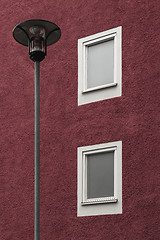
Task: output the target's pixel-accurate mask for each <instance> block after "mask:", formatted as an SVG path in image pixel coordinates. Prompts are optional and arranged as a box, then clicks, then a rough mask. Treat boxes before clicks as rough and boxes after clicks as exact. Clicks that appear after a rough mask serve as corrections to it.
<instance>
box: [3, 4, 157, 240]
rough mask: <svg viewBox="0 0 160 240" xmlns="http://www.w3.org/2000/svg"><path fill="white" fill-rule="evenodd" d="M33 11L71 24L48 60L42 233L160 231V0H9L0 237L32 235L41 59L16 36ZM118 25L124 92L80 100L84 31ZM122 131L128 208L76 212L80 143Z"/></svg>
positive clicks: (97, 238)
mask: <svg viewBox="0 0 160 240" xmlns="http://www.w3.org/2000/svg"><path fill="white" fill-rule="evenodd" d="M39 2H40V3H39ZM32 18H41V19H46V20H49V21H53V22H55V23H56V24H57V25H59V26H60V28H61V30H62V37H61V40H60V41H59V42H58V43H56V44H55V45H53V46H50V47H49V48H48V56H47V57H46V59H45V60H44V61H43V62H42V64H41V239H42V240H53V239H56V240H91V239H92V240H112V239H113V240H135V239H137V240H142V239H145V240H149V239H150V240H158V239H160V237H159V235H160V227H159V220H160V219H159V218H160V217H159V215H160V208H159V205H160V196H159V191H160V187H159V186H160V183H159V179H160V159H159V156H160V148H159V142H160V115H159V108H160V104H159V103H160V97H159V96H160V47H159V44H160V30H159V26H160V2H159V1H158V0H155V1H149V0H141V1H140V0H135V1H133V0H126V1H124V0H119V1H118V0H114V1H113V0H112V1H111V0H99V1H98V0H92V1H86V0H80V1H77V0H54V1H49V0H48V1H47V0H44V1H38V0H31V1H17V0H12V1H5V0H1V10H0V29H1V31H0V34H1V35H0V49H1V51H0V66H1V67H0V133H1V138H0V240H22V239H24V240H31V239H33V232H34V64H33V62H31V61H30V60H29V57H28V50H27V48H25V47H23V46H21V45H19V44H18V43H17V42H16V41H15V40H14V39H13V37H12V29H13V27H14V26H15V25H16V24H18V23H19V22H22V21H25V20H28V19H32ZM118 26H122V38H123V53H122V55H123V60H122V64H123V71H122V73H123V95H122V97H118V98H114V99H110V100H105V101H100V102H96V103H91V104H86V105H82V106H78V105H77V85H78V83H77V81H78V80H77V77H78V76H77V70H78V63H77V57H78V54H77V40H78V38H81V37H85V36H88V35H91V34H94V33H98V32H101V31H105V30H108V29H111V28H114V27H118ZM119 140H122V141H123V214H121V215H104V216H93V217H77V193H76V192H77V147H79V146H86V145H92V144H98V143H106V142H111V141H119Z"/></svg>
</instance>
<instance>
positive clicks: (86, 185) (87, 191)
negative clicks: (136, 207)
mask: <svg viewBox="0 0 160 240" xmlns="http://www.w3.org/2000/svg"><path fill="white" fill-rule="evenodd" d="M77 195H78V196H77V200H78V201H77V204H78V206H77V208H78V213H77V215H78V216H90V215H103V214H118V213H122V142H121V141H118V142H112V143H104V144H98V145H92V146H85V147H79V148H78V192H77Z"/></svg>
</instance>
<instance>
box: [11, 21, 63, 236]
mask: <svg viewBox="0 0 160 240" xmlns="http://www.w3.org/2000/svg"><path fill="white" fill-rule="evenodd" d="M60 36H61V30H60V28H59V27H58V26H57V25H56V24H54V23H52V22H49V21H46V20H41V19H32V20H28V21H25V22H22V23H20V24H18V25H16V27H15V28H14V29H13V37H14V39H15V40H16V41H17V42H18V43H20V44H22V45H24V46H28V48H29V56H30V59H31V60H32V61H34V62H35V186H34V188H35V200H34V202H35V206H34V209H35V220H34V240H40V62H41V61H42V60H43V59H44V58H45V56H46V54H47V46H49V45H52V44H54V43H56V42H57V41H58V40H59V39H60Z"/></svg>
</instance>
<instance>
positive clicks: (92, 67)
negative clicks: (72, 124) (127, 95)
mask: <svg viewBox="0 0 160 240" xmlns="http://www.w3.org/2000/svg"><path fill="white" fill-rule="evenodd" d="M118 96H121V27H117V28H114V29H111V30H108V31H104V32H101V33H98V34H94V35H92V36H88V37H85V38H81V39H79V40H78V105H82V104H86V103H90V102H96V101H100V100H104V99H108V98H113V97H118Z"/></svg>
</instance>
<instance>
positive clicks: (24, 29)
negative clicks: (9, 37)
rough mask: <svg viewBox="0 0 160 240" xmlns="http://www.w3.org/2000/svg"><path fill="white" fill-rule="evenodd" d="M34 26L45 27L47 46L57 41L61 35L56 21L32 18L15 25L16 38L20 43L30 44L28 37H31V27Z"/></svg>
mask: <svg viewBox="0 0 160 240" xmlns="http://www.w3.org/2000/svg"><path fill="white" fill-rule="evenodd" d="M33 26H39V27H42V28H44V29H45V36H46V37H45V38H46V46H49V45H52V44H54V43H56V42H57V41H58V40H59V39H60V37H61V30H60V28H59V27H58V26H57V25H56V24H55V23H52V22H49V21H46V20H41V19H32V20H28V21H25V22H22V23H20V24H18V25H17V26H15V28H14V29H13V37H14V39H15V40H16V41H17V42H19V43H20V44H22V45H24V46H28V39H29V38H30V37H31V34H30V31H29V29H30V28H31V27H33Z"/></svg>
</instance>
